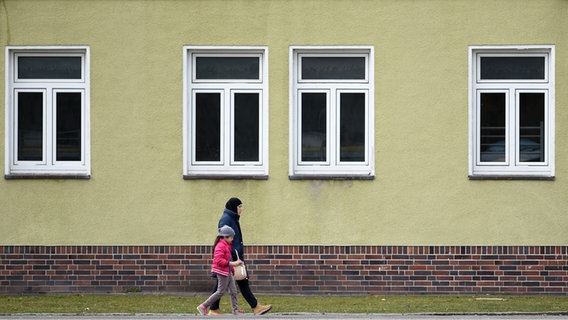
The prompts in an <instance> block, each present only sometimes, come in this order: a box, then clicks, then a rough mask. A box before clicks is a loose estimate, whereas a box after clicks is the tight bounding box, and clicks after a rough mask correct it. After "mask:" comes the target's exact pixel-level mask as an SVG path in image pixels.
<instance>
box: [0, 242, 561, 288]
mask: <svg viewBox="0 0 568 320" xmlns="http://www.w3.org/2000/svg"><path fill="white" fill-rule="evenodd" d="M246 250H247V251H246V260H247V266H248V269H249V274H250V277H251V278H250V280H251V285H252V290H253V292H255V293H260V294H372V295H387V294H388V295H394V294H396V295H408V294H417V295H418V294H420V295H422V294H431V295H458V294H514V295H563V296H566V295H568V246H315V245H314V246H296V245H281V246H247V247H246ZM210 265H211V246H192V245H187V246H157V245H145V246H104V245H100V246H99V245H96V246H14V245H7V246H0V294H25V293H30V294H38V293H120V292H129V291H135V292H139V291H141V292H162V293H166V292H170V293H179V292H185V293H187V292H191V293H201V292H203V293H209V292H210V290H211V289H212V287H213V285H214V281H213V279H211V278H210V277H209V270H210Z"/></svg>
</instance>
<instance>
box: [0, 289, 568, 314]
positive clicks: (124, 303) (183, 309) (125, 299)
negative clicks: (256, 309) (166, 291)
mask: <svg viewBox="0 0 568 320" xmlns="http://www.w3.org/2000/svg"><path fill="white" fill-rule="evenodd" d="M206 298H207V297H206V296H175V295H147V294H124V295H45V296H0V314H18V313H71V314H89V313H126V314H137V313H166V314H167V313H175V314H184V313H189V314H193V313H196V310H195V307H196V306H197V305H198V304H199V303H201V302H203V301H204V300H205V299H206ZM258 300H259V302H260V303H262V304H272V305H273V311H272V312H276V313H292V312H313V313H505V312H521V313H524V312H526V313H532V312H536V313H544V312H553V313H567V314H568V297H526V296H491V297H487V296H479V297H478V296H259V297H258ZM239 302H240V304H239V306H240V307H241V308H242V309H244V310H245V312H246V313H249V312H251V310H250V308H249V307H248V305H247V304H246V301H245V300H244V299H243V298H242V297H240V298H239ZM221 309H222V310H225V311H229V310H230V306H229V298H228V297H224V298H223V299H222V302H221Z"/></svg>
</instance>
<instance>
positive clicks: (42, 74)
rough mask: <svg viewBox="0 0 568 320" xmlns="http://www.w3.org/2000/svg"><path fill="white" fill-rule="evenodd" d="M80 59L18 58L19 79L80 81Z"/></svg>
mask: <svg viewBox="0 0 568 320" xmlns="http://www.w3.org/2000/svg"><path fill="white" fill-rule="evenodd" d="M81 71H82V66H81V57H18V78H19V79H81V75H82V72H81Z"/></svg>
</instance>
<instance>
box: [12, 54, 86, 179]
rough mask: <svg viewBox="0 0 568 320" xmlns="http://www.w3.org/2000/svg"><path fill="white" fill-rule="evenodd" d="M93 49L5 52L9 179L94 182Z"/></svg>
mask: <svg viewBox="0 0 568 320" xmlns="http://www.w3.org/2000/svg"><path fill="white" fill-rule="evenodd" d="M89 91H90V80H89V47H86V46H73V47H64V46H61V47H51V46H50V47H29V46H9V47H7V48H6V135H5V137H6V144H5V146H6V150H5V155H6V165H5V172H6V178H26V177H39V178H42V177H46V178H49V177H58V178H59V177H62V178H65V177H74V178H88V177H90V171H91V168H90V142H89V140H90V139H89V131H90V129H89V101H90V98H89V95H90V94H89Z"/></svg>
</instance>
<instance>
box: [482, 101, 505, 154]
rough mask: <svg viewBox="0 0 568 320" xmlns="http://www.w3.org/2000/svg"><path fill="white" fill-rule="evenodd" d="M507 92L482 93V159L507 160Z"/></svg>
mask: <svg viewBox="0 0 568 320" xmlns="http://www.w3.org/2000/svg"><path fill="white" fill-rule="evenodd" d="M505 101H506V96H505V93H482V94H481V128H480V130H481V132H480V139H481V145H480V150H481V161H482V162H505V151H506V149H507V143H506V137H507V136H506V134H505V119H506V107H505Z"/></svg>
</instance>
